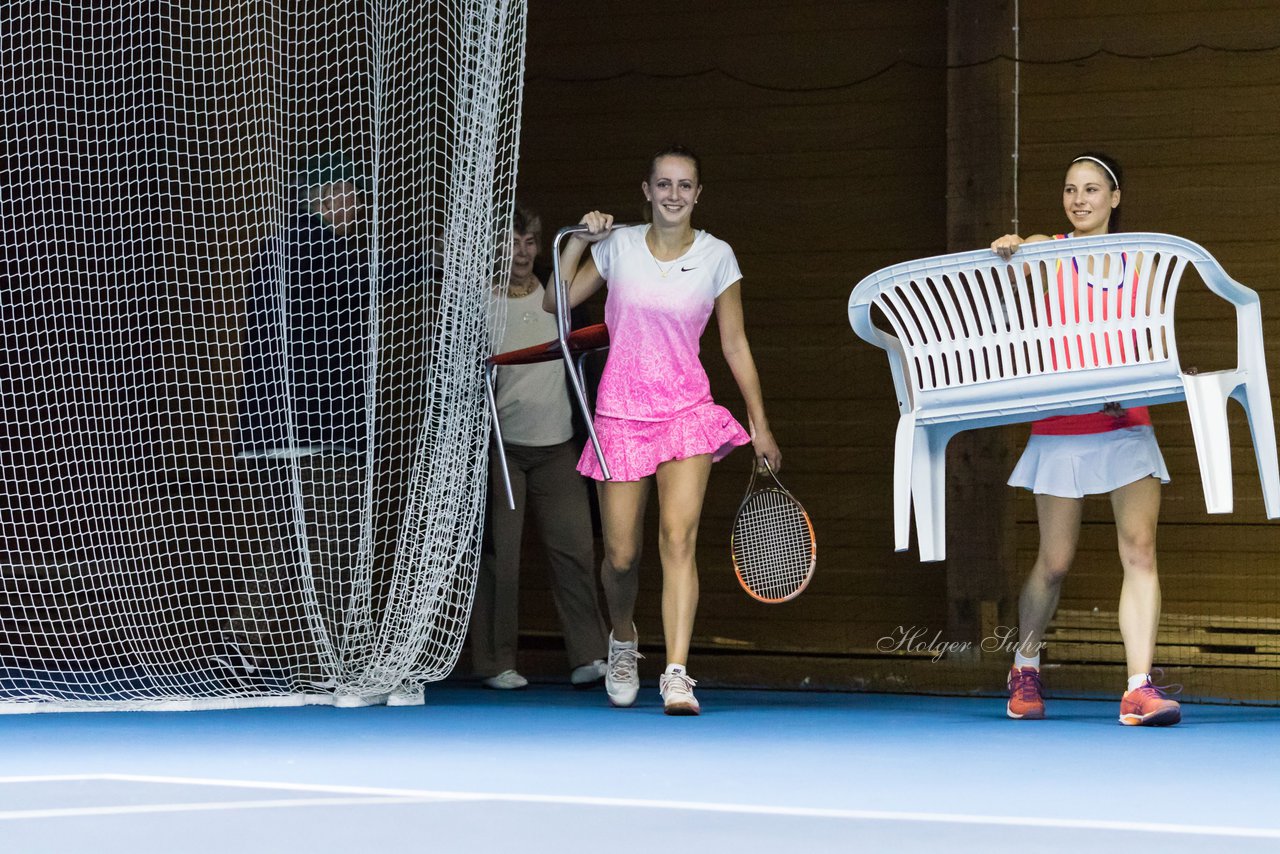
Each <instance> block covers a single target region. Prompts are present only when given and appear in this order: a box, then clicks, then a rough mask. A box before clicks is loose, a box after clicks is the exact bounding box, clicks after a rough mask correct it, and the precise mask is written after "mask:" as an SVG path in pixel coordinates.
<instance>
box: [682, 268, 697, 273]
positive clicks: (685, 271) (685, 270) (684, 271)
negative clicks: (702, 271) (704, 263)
mask: <svg viewBox="0 0 1280 854" xmlns="http://www.w3.org/2000/svg"><path fill="white" fill-rule="evenodd" d="M696 269H698V268H697V267H681V268H680V272H681V273H687V272H689V271H690V270H696Z"/></svg>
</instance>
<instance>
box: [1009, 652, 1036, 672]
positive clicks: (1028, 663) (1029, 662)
mask: <svg viewBox="0 0 1280 854" xmlns="http://www.w3.org/2000/svg"><path fill="white" fill-rule="evenodd" d="M1013 666H1014V667H1016V668H1018V669H1019V670H1021V669H1022V668H1024V667H1034V668H1035V669H1036V670H1039V669H1040V653H1038V652H1037V653H1036V654H1035V655H1034V656H1032V657H1031V658H1027V657H1026V656H1025V655H1023V654H1022V651H1021V650H1014V653H1013Z"/></svg>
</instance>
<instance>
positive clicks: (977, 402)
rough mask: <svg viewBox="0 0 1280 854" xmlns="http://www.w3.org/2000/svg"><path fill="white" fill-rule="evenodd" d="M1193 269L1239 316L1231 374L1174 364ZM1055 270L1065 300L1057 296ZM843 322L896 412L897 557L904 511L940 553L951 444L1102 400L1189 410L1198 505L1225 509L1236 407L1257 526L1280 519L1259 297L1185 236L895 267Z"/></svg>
mask: <svg viewBox="0 0 1280 854" xmlns="http://www.w3.org/2000/svg"><path fill="white" fill-rule="evenodd" d="M1187 264H1192V265H1194V267H1195V269H1196V271H1197V272H1198V273H1199V275H1200V277H1201V279H1203V280H1204V283H1205V285H1206V286H1207V287H1208V288H1209V290H1211V291H1212V292H1213V293H1215V294H1217V295H1218V296H1220V297H1221V298H1222V299H1224V300H1226V301H1227V302H1229V303H1231V304H1232V305H1234V306H1235V309H1236V354H1237V355H1236V368H1235V369H1234V370H1229V371H1213V372H1207V373H1197V374H1191V375H1188V374H1184V373H1183V372H1182V369H1181V367H1180V366H1179V363H1178V348H1177V341H1176V337H1175V335H1174V323H1173V319H1174V301H1175V297H1176V295H1177V290H1178V282H1179V280H1180V279H1181V277H1182V273H1183V271H1184V270H1185V269H1186V266H1187ZM1059 271H1062V278H1061V281H1063V282H1064V284H1065V287H1064V288H1063V290H1064V292H1065V294H1064V295H1065V297H1066V298H1065V299H1059V298H1054V297H1057V296H1058V293H1059V281H1060V279H1059ZM1073 278H1078V280H1079V283H1080V284H1079V287H1078V288H1076V291H1077V293H1078V294H1080V297H1079V306H1078V308H1077V306H1076V305H1075V303H1074V300H1073V299H1072V280H1073ZM873 309H874V310H875V311H873ZM875 315H878V316H879V317H881V318H883V320H882V321H880V326H877V325H876V322H875V321H874V316H875ZM849 323H850V324H851V325H852V326H853V329H854V331H855V332H857V334H858V335H859V336H861V337H862V338H863V339H865V340H867V341H869V342H871V343H872V344H875V345H876V346H878V347H882V348H883V349H884V350H885V351H887V353H888V354H889V368H890V370H891V372H892V374H893V384H894V388H895V390H896V392H897V397H898V408H899V410H900V411H901V413H902V414H901V417H900V418H899V421H898V431H897V438H896V442H895V445H896V447H895V451H894V477H893V508H894V541H895V548H896V550H897V551H905V550H906V549H907V547H908V544H909V532H910V513H911V509H912V506H913V505H914V508H915V514H916V539H917V542H918V545H919V549H920V559H921V560H923V561H934V560H942V559H943V558H944V557H945V556H946V534H945V532H946V526H945V495H946V489H945V480H944V474H945V464H946V446H947V442H948V441H950V439H951V437H952V436H954V435H955V434H956V433H959V432H961V431H962V430H971V429H974V428H977V427H990V426H994V425H999V424H1012V423H1016V422H1022V421H1033V420H1036V419H1040V418H1044V417H1047V416H1050V415H1065V414H1073V413H1082V412H1096V411H1098V410H1099V409H1101V408H1102V407H1103V405H1104V404H1106V403H1109V402H1115V403H1120V404H1123V405H1124V406H1126V407H1131V406H1142V405H1147V404H1158V403H1169V402H1171V401H1177V400H1185V401H1186V402H1187V409H1188V411H1189V412H1190V415H1191V427H1192V432H1193V434H1194V438H1195V445H1196V455H1197V457H1198V459H1199V463H1200V478H1201V480H1202V481H1203V485H1204V496H1205V505H1206V507H1207V509H1208V511H1209V512H1210V513H1229V512H1231V509H1232V489H1231V447H1230V439H1229V437H1228V434H1227V415H1226V402H1227V398H1229V397H1231V398H1235V399H1236V400H1237V401H1239V402H1240V404H1241V405H1242V406H1243V407H1244V411H1245V414H1246V416H1247V417H1248V421H1249V428H1250V430H1251V432H1252V435H1253V446H1254V451H1255V454H1256V456H1257V461H1258V470H1259V473H1260V475H1261V479H1262V494H1263V501H1264V504H1265V507H1266V513H1267V518H1269V519H1275V518H1277V517H1278V516H1280V469H1278V466H1277V453H1276V437H1275V425H1274V421H1273V417H1272V412H1271V392H1270V388H1269V386H1268V383H1267V372H1266V362H1265V360H1264V354H1263V349H1262V319H1261V313H1260V310H1259V306H1258V295H1257V294H1256V293H1255V292H1253V291H1252V290H1250V289H1249V288H1246V287H1245V286H1243V285H1241V284H1239V283H1238V282H1235V281H1233V280H1232V279H1231V278H1230V277H1229V276H1228V275H1227V274H1226V272H1225V271H1224V270H1223V269H1222V267H1221V266H1220V265H1219V264H1218V262H1217V261H1215V260H1214V259H1213V257H1212V256H1211V255H1209V253H1208V252H1206V251H1205V250H1204V249H1203V248H1202V247H1200V246H1198V245H1196V244H1195V243H1192V242H1191V241H1189V240H1183V239H1182V238H1180V237H1173V236H1171V235H1167V234H1146V233H1139V232H1130V233H1123V234H1112V235H1105V236H1102V237H1087V238H1073V239H1069V240H1052V241H1046V242H1042V243H1032V244H1023V245H1022V246H1021V247H1019V249H1018V251H1017V253H1016V254H1015V255H1014V256H1013V258H1012V259H1010V260H1009V261H1004V260H1002V259H1001V258H1000V257H999V256H998V255H996V254H995V253H993V252H992V251H991V250H989V249H983V250H977V251H973V252H961V253H957V254H954V255H942V256H938V257H936V258H926V259H923V260H920V261H910V262H906V263H902V264H895V265H893V266H892V267H886V268H884V269H883V270H880V271H879V272H876V273H873V274H872V275H870V276H867V277H866V278H865V279H863V280H862V281H861V282H859V283H858V286H857V287H855V288H854V289H853V293H852V295H851V296H850V298H849ZM885 325H887V326H888V329H885V328H882V327H883V326H885ZM889 329H891V330H892V331H891V332H890V331H888V330H889Z"/></svg>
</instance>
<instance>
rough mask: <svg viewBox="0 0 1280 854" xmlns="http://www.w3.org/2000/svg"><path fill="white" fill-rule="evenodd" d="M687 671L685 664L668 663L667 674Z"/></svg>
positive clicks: (672, 674) (671, 674)
mask: <svg viewBox="0 0 1280 854" xmlns="http://www.w3.org/2000/svg"><path fill="white" fill-rule="evenodd" d="M685 672H686V671H685V669H684V665H683V664H668V665H667V669H666V671H665V675H667V676H675V675H676V674H685Z"/></svg>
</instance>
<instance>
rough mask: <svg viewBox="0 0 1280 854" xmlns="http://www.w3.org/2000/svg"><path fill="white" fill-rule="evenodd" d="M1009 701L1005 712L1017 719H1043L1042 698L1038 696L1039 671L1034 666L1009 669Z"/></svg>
mask: <svg viewBox="0 0 1280 854" xmlns="http://www.w3.org/2000/svg"><path fill="white" fill-rule="evenodd" d="M1008 686H1009V703H1008V705H1006V706H1005V707H1004V711H1005V714H1007V715H1008V716H1009V717H1011V718H1013V719H1014V720H1018V721H1039V720H1044V698H1043V697H1041V696H1040V671H1039V670H1036V669H1035V668H1034V667H1024V668H1022V669H1021V670H1019V669H1018V668H1016V667H1014V668H1011V669H1010V670H1009V681H1008Z"/></svg>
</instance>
